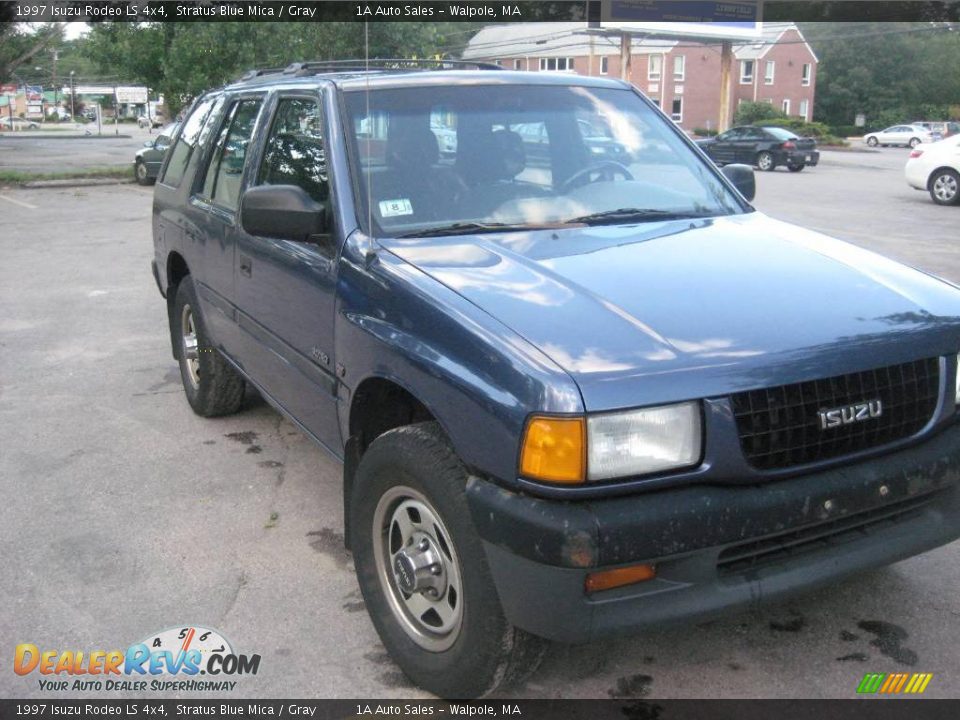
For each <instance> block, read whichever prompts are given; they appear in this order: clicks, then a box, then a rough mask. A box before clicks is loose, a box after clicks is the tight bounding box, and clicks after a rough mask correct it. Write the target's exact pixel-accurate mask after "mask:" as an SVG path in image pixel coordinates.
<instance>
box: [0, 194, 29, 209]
mask: <svg viewBox="0 0 960 720" xmlns="http://www.w3.org/2000/svg"><path fill="white" fill-rule="evenodd" d="M0 200H6V201H7V202H9V203H13V204H14V205H19V206H20V207H25V208H28V209H30V210H36V209H37V206H36V205H31V204H30V203H28V202H24V201H23V200H17V199H15V198H12V197H10V196H9V195H0Z"/></svg>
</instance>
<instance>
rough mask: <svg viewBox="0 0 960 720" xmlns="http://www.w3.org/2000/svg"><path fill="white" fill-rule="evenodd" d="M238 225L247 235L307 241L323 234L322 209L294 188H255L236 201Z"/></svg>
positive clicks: (281, 186) (266, 186)
mask: <svg viewBox="0 0 960 720" xmlns="http://www.w3.org/2000/svg"><path fill="white" fill-rule="evenodd" d="M240 224H241V225H242V226H243V229H244V231H246V232H247V233H248V234H250V235H259V236H261V237H271V238H280V239H281V240H297V241H299V242H307V241H309V240H310V238H311V236H313V235H321V234H323V233H324V232H325V231H326V207H325V206H324V204H323V203H319V202H317V201H316V200H314V199H313V198H312V197H310V196H309V195H307V193H306V192H305V191H304V190H303V188H301V187H298V186H297V185H259V186H257V187H252V188H250V189H249V190H247V191H246V192H245V193H244V194H243V198H242V199H241V200H240Z"/></svg>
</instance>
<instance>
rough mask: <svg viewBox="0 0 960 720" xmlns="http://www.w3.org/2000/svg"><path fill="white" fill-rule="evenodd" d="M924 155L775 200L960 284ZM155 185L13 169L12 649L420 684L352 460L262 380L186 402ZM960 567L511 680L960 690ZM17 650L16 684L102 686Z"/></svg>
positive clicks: (901, 157) (812, 177)
mask: <svg viewBox="0 0 960 720" xmlns="http://www.w3.org/2000/svg"><path fill="white" fill-rule="evenodd" d="M50 142H55V141H50ZM98 142H104V141H98ZM11 154H17V151H15V150H14V151H9V150H4V151H3V152H0V160H2V161H6V160H7V159H8V156H10V155H11ZM906 156H907V151H905V150H899V149H892V148H891V149H887V150H883V151H880V152H875V153H839V152H830V151H825V152H824V153H823V156H822V162H821V164H820V166H818V167H816V168H809V169H807V170H804V171H803V172H802V173H796V174H794V173H789V172H787V171H786V170H780V171H777V172H774V173H758V174H757V182H758V195H757V200H756V204H757V206H758V207H759V208H760V209H761V210H763V211H765V212H767V213H769V214H771V215H773V216H775V217H778V218H781V219H785V220H789V221H795V222H798V223H800V224H803V225H806V226H808V227H812V228H814V229H817V230H821V231H824V232H828V233H830V234H833V235H835V236H837V237H840V238H842V239H846V240H849V241H851V242H854V243H856V244H859V245H862V246H865V247H868V248H871V249H875V250H878V251H880V252H882V253H884V254H887V255H890V256H892V257H894V258H896V259H898V260H901V261H904V262H907V263H909V264H912V265H916V266H919V267H921V268H923V269H925V270H928V271H931V272H934V273H937V274H939V275H942V276H944V277H947V278H949V279H951V280H954V281H960V248H958V243H957V240H956V238H957V231H956V228H957V227H958V221H960V208H953V207H939V206H936V205H934V204H933V203H932V202H931V201H930V199H929V196H927V195H926V194H924V193H920V192H917V191H914V190H911V189H910V188H908V187H907V185H906V184H905V182H904V180H903V175H902V167H903V163H904V161H905V160H906ZM151 194H152V191H151V190H150V189H149V188H140V187H137V186H135V185H118V186H109V187H90V188H71V189H56V190H53V189H48V190H16V189H0V218H2V220H3V230H2V232H0V248H2V256H0V257H2V262H0V307H2V308H3V312H2V313H0V492H2V498H3V511H2V518H3V522H0V548H2V550H0V652H2V653H3V654H4V656H5V657H6V658H7V662H9V660H10V656H11V655H12V653H13V648H14V646H15V645H17V644H19V643H33V644H35V645H37V646H39V647H40V648H41V649H58V650H65V649H78V650H79V649H83V650H97V649H99V650H112V649H121V648H126V647H128V646H129V645H130V644H132V643H134V642H137V641H139V640H142V639H143V638H145V637H147V636H148V635H152V634H154V633H156V632H157V631H160V630H162V629H165V628H170V627H180V626H186V625H188V624H196V625H201V626H205V627H211V628H216V629H218V630H220V631H222V632H223V634H224V635H225V636H226V637H227V638H229V639H230V640H231V641H232V643H233V646H234V648H235V649H236V650H237V651H239V652H244V653H248V654H251V653H258V654H260V655H261V656H262V662H261V667H260V672H259V674H257V675H256V676H253V677H245V678H240V679H239V684H238V686H237V690H236V691H234V692H233V693H230V694H229V695H228V696H231V697H240V696H242V697H338V698H348V697H364V696H367V697H384V698H386V697H398V698H399V697H422V696H423V695H424V694H423V693H422V691H420V690H418V689H417V688H414V687H412V686H410V685H409V683H408V681H407V680H406V679H405V677H404V676H403V675H402V673H400V672H399V670H398V669H397V667H396V666H395V665H394V664H393V663H392V662H391V661H390V659H389V658H388V657H387V656H386V655H385V653H384V650H383V648H382V646H381V645H380V643H379V641H378V639H377V636H376V634H375V632H374V630H373V627H372V625H371V623H370V621H369V619H368V617H367V615H366V612H365V610H364V606H363V602H362V600H361V598H360V594H359V590H358V587H357V583H356V581H355V579H354V576H353V571H352V562H351V559H350V556H349V555H348V554H347V553H346V552H345V551H344V550H343V545H342V532H343V521H342V512H341V492H340V481H339V474H340V468H339V466H338V465H337V464H336V463H334V462H333V461H331V460H330V459H328V457H327V456H326V455H325V454H324V453H323V452H322V451H320V450H319V449H317V448H316V447H315V446H313V445H312V444H311V443H310V442H309V441H308V440H307V439H306V438H305V437H304V436H303V435H301V434H300V433H299V432H298V431H297V430H296V429H295V428H294V426H293V425H292V424H290V423H289V422H287V421H286V420H283V419H282V418H281V417H280V416H279V415H277V413H275V412H274V411H273V410H272V409H271V408H269V407H268V406H267V405H265V404H264V403H263V401H262V400H260V399H259V398H256V397H253V396H251V397H249V398H248V401H247V403H246V408H245V410H244V411H243V412H242V413H240V414H238V415H235V416H232V417H229V418H222V419H217V420H203V419H201V418H199V417H197V416H195V415H194V414H193V413H192V412H191V411H190V409H189V407H188V406H187V403H186V402H185V400H184V398H183V394H182V390H181V386H180V378H179V373H178V370H177V366H176V363H175V361H174V360H173V359H172V357H171V355H170V348H169V338H168V334H167V330H166V318H165V308H164V303H163V301H162V299H161V298H160V295H159V294H158V293H157V290H156V287H155V285H154V281H153V278H152V277H151V275H150V269H149V262H150V259H151V257H152V244H151V238H150V224H149V213H150V203H151ZM747 261H748V260H747ZM957 587H960V543H954V544H952V545H950V546H946V547H943V548H940V549H938V550H936V551H933V552H930V553H927V554H925V555H922V556H919V557H916V558H913V559H910V560H907V561H904V562H901V563H898V564H896V565H894V566H892V567H889V568H886V569H883V570H879V571H875V572H870V573H867V574H863V575H860V576H857V577H854V578H851V579H849V580H847V581H845V582H843V583H840V584H837V585H835V586H833V587H830V588H827V589H825V590H821V591H818V592H815V593H813V594H808V595H804V596H800V597H797V598H795V599H793V600H791V601H789V602H786V603H782V604H777V605H772V606H767V607H764V608H762V609H758V610H754V611H750V612H745V613H740V614H736V615H730V616H727V617H725V618H723V619H720V620H716V621H713V622H708V623H703V624H698V625H691V626H687V627H673V628H664V629H662V630H656V631H652V632H647V633H645V634H643V635H640V636H636V637H624V638H622V639H616V640H613V641H611V642H605V643H602V644H599V643H598V644H593V645H589V646H584V647H562V646H556V647H554V648H553V649H552V651H551V653H550V654H549V656H548V657H547V659H546V660H545V662H544V664H543V666H542V668H541V670H540V671H539V672H538V673H537V674H536V675H534V676H533V678H532V679H531V680H529V681H528V682H527V683H526V684H525V685H523V686H521V687H515V688H512V689H511V690H509V691H508V692H507V693H504V696H505V697H524V698H527V697H530V698H532V697H548V698H576V697H610V696H616V697H641V696H644V697H654V698H700V697H722V698H744V697H774V698H800V697H815V698H852V697H854V695H855V689H856V686H857V684H858V683H859V681H860V679H861V678H862V677H863V675H864V673H866V672H893V671H910V672H932V673H934V679H933V681H932V682H931V683H930V685H929V687H928V689H927V691H926V696H929V697H935V698H936V697H960V658H958V655H957V652H956V648H957V647H958V645H960V622H958V621H957V618H958V616H960V595H958V593H957V591H956V589H957ZM9 668H10V666H9V665H6V667H5V669H4V671H3V672H0V696H2V697H28V696H29V697H42V696H44V695H46V696H61V695H62V696H79V695H81V694H82V693H79V692H76V691H67V692H65V693H45V692H44V691H41V690H40V689H39V687H38V684H37V679H36V678H37V676H36V674H34V675H32V676H30V677H19V676H17V675H15V674H14V673H13V672H10V670H9ZM105 694H106V693H102V692H101V693H94V695H95V696H103V695H105ZM118 695H119V696H124V695H125V693H118ZM205 697H206V696H205Z"/></svg>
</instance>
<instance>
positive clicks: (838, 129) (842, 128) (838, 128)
mask: <svg viewBox="0 0 960 720" xmlns="http://www.w3.org/2000/svg"><path fill="white" fill-rule="evenodd" d="M830 134H831V135H838V136H839V137H856V136H860V135H863V128H862V127H857V126H856V125H831V126H830Z"/></svg>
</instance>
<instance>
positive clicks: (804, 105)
mask: <svg viewBox="0 0 960 720" xmlns="http://www.w3.org/2000/svg"><path fill="white" fill-rule="evenodd" d="M800 117H802V118H803V119H804V120H806V121H807V122H810V101H809V100H801V101H800Z"/></svg>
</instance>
